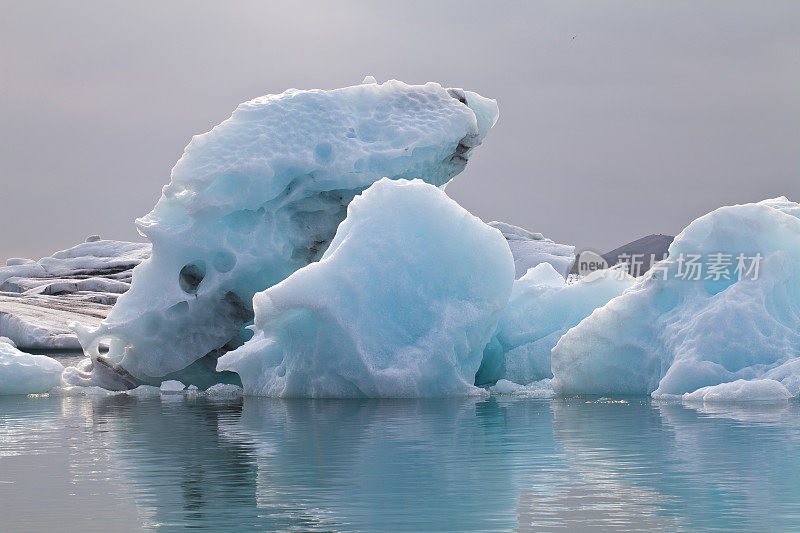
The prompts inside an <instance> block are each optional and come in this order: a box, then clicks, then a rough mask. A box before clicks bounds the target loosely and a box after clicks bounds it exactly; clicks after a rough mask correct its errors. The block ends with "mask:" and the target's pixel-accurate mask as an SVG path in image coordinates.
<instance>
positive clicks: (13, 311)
mask: <svg viewBox="0 0 800 533" xmlns="http://www.w3.org/2000/svg"><path fill="white" fill-rule="evenodd" d="M96 237H97V236H92V237H90V239H91V240H88V239H87V242H85V243H82V244H79V245H77V246H73V247H72V248H68V249H66V250H62V251H60V252H56V253H54V254H53V255H52V256H50V257H45V258H42V259H40V260H39V261H33V260H30V259H22V258H12V259H9V260H7V261H6V266H5V267H0V335H2V336H5V337H8V338H10V339H12V340H13V341H14V342H15V343H16V345H17V346H18V347H20V348H22V349H80V347H81V345H80V343H79V342H78V337H77V336H76V335H75V332H74V331H73V330H72V329H70V326H69V325H70V324H71V323H78V324H81V325H83V326H85V327H98V326H99V325H100V322H101V321H102V320H103V319H104V318H105V317H106V316H107V315H108V313H109V312H110V310H111V306H112V305H113V304H114V302H116V300H117V297H118V296H119V295H120V294H122V293H124V292H125V291H127V290H128V288H129V287H130V280H131V271H132V270H133V268H134V267H135V266H136V265H138V264H139V263H141V262H142V261H143V260H144V259H146V258H147V257H148V256H149V255H150V244H149V243H137V242H125V241H113V240H101V239H100V238H99V237H97V238H96Z"/></svg>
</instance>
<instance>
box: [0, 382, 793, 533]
mask: <svg viewBox="0 0 800 533" xmlns="http://www.w3.org/2000/svg"><path fill="white" fill-rule="evenodd" d="M0 517H2V518H1V519H0V520H1V523H0V530H2V531H19V530H27V531H56V530H57V531H137V530H161V531H175V530H183V529H186V528H192V529H206V530H211V531H273V530H278V531H287V530H299V531H512V530H515V531H549V530H568V531H575V530H642V531H645V530H646V531H652V530H669V531H697V530H709V529H719V530H728V531H729V530H745V529H749V530H787V531H791V530H797V529H798V528H800V405H798V404H797V403H788V404H783V405H760V406H759V405H750V406H743V405H727V406H723V405H718V406H710V405H705V406H702V405H701V406H695V407H689V406H684V405H680V404H675V403H658V402H655V401H652V400H649V399H646V398H627V399H626V403H611V402H608V401H606V400H601V399H596V398H570V399H512V398H502V397H498V398H490V399H448V400H391V401H389V400H386V401H376V400H364V401H360V400H350V401H331V400H274V399H259V398H244V399H242V398H238V399H210V398H205V397H186V396H183V395H172V396H162V397H155V398H150V399H136V398H133V397H129V396H110V397H86V396H72V397H58V396H52V395H51V396H49V397H25V396H16V397H0Z"/></svg>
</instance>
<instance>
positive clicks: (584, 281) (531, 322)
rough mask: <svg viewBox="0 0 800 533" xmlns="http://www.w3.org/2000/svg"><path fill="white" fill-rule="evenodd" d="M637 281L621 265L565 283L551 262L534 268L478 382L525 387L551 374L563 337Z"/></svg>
mask: <svg viewBox="0 0 800 533" xmlns="http://www.w3.org/2000/svg"><path fill="white" fill-rule="evenodd" d="M633 283H634V278H633V277H632V276H630V275H629V274H627V273H626V272H625V271H623V270H620V269H607V270H599V271H596V272H593V273H591V274H589V275H588V276H585V277H583V278H581V279H580V280H578V281H576V282H574V283H567V282H566V281H565V279H564V277H563V275H562V273H561V272H557V271H556V269H554V268H553V266H552V265H551V264H550V263H542V264H540V265H538V266H536V267H534V268H531V269H530V270H528V272H527V274H525V275H524V276H522V277H521V278H520V279H518V280H516V281H515V282H514V287H513V289H512V291H511V297H510V299H509V301H508V305H507V306H506V309H505V310H504V311H503V315H502V316H501V318H500V323H499V324H498V326H497V331H495V335H494V337H493V338H492V341H491V342H490V343H489V345H488V346H487V347H486V350H485V351H484V357H483V362H482V364H481V368H480V370H479V371H478V374H477V375H476V376H475V383H477V384H478V385H485V384H492V383H495V382H498V380H508V381H510V382H513V383H517V384H521V385H526V384H528V383H531V382H534V381H540V380H543V379H546V378H552V377H553V373H552V372H551V369H550V351H551V350H552V349H553V347H554V346H555V345H556V343H558V340H559V339H560V338H561V337H562V335H564V334H565V333H566V332H567V330H569V329H570V328H572V327H573V326H576V325H577V324H578V323H579V322H580V321H581V320H583V319H584V318H585V317H587V316H589V315H590V314H591V313H592V312H593V311H594V310H595V309H597V308H599V307H602V306H603V305H605V304H606V303H607V302H608V301H609V300H611V299H612V298H615V297H617V296H619V295H620V294H622V293H623V291H624V290H625V289H627V288H628V287H630V286H631V285H633Z"/></svg>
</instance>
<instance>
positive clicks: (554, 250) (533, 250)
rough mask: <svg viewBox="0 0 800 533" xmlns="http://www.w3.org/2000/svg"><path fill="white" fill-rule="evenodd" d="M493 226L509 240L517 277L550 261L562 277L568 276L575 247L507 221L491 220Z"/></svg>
mask: <svg viewBox="0 0 800 533" xmlns="http://www.w3.org/2000/svg"><path fill="white" fill-rule="evenodd" d="M489 225H490V226H492V227H493V228H497V229H499V230H500V231H501V232H502V233H503V237H505V238H506V240H507V241H508V246H509V248H511V255H513V256H514V268H515V270H516V276H515V277H516V278H521V277H522V276H524V275H525V273H526V272H527V271H528V270H529V269H531V268H533V267H535V266H537V265H540V264H542V263H549V264H550V265H551V266H552V267H553V268H554V269H555V270H556V272H558V273H559V274H561V276H562V277H564V278H566V277H567V274H569V271H570V269H571V268H572V264H573V263H574V262H575V247H574V246H570V245H568V244H559V243H557V242H554V241H552V240H550V239H548V238H546V237H545V236H544V235H542V234H541V233H533V232H531V231H528V230H526V229H523V228H520V227H519V226H512V225H511V224H506V223H505V222H497V221H494V222H489Z"/></svg>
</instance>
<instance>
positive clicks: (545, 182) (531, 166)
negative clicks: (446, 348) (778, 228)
mask: <svg viewBox="0 0 800 533" xmlns="http://www.w3.org/2000/svg"><path fill="white" fill-rule="evenodd" d="M0 9H1V11H0V184H1V187H0V259H5V258H7V257H12V256H23V257H34V258H39V257H41V256H44V255H49V254H50V253H52V252H53V251H55V250H57V249H62V248H66V247H69V246H71V245H73V244H75V243H78V242H80V241H82V240H83V239H84V237H86V236H87V235H89V234H92V233H99V234H101V235H102V236H103V237H107V238H117V239H127V240H138V239H139V237H138V235H137V234H136V231H135V228H134V225H133V219H134V218H135V217H137V216H141V215H144V214H145V213H147V212H148V211H149V210H150V209H151V208H152V206H153V205H154V204H155V202H156V200H157V199H158V197H159V195H160V192H161V187H162V186H163V185H164V184H166V183H167V182H168V181H169V171H170V169H171V168H172V166H173V165H174V163H175V161H176V160H177V159H178V158H179V157H180V155H181V153H182V151H183V147H184V146H185V145H186V143H187V142H188V141H189V139H190V138H191V136H192V135H193V134H197V133H202V132H205V131H207V130H209V129H210V128H211V127H212V126H213V125H214V124H217V123H218V122H220V121H222V120H224V119H225V118H227V117H228V116H229V115H230V113H231V111H232V110H233V109H234V108H235V107H236V105H237V104H238V103H239V102H241V101H244V100H248V99H250V98H253V97H256V96H259V95H262V94H267V93H277V92H281V91H283V90H284V89H286V88H289V87H297V88H335V87H340V86H346V85H353V84H356V83H359V82H360V81H361V80H362V79H363V77H364V76H365V75H366V74H371V75H374V76H375V77H376V78H377V79H378V80H379V81H384V80H386V79H388V78H397V79H401V80H404V81H406V82H409V83H420V82H425V81H429V80H432V81H438V82H441V83H442V84H443V85H446V86H456V87H464V88H467V89H471V90H475V91H477V92H479V93H481V94H483V95H484V96H488V97H492V98H496V99H497V100H498V102H499V105H500V121H499V122H498V124H497V125H496V126H495V128H494V130H493V131H492V132H491V133H490V134H489V136H488V138H487V139H486V141H485V142H484V144H483V146H481V147H479V148H478V149H476V151H475V152H474V154H473V157H472V159H471V160H470V163H469V165H468V166H467V169H466V171H465V172H464V173H462V174H461V175H460V176H458V177H457V178H456V179H455V180H454V182H453V183H452V184H451V185H450V186H449V187H448V193H449V194H450V195H451V196H452V197H453V198H455V199H456V200H457V201H459V202H460V203H461V204H462V205H463V206H464V207H466V208H467V209H469V210H470V211H472V212H473V213H475V214H476V215H478V216H480V217H482V218H483V219H485V220H487V221H489V220H492V219H499V220H505V221H507V222H510V223H513V224H517V225H521V226H524V227H526V228H528V229H530V230H534V231H540V232H542V233H544V234H545V235H547V236H549V237H551V238H553V239H555V240H557V241H560V242H565V243H571V244H576V245H578V246H579V247H591V248H594V249H599V250H608V249H611V248H614V247H616V246H617V245H619V244H622V243H625V242H627V241H630V240H632V239H634V238H637V237H640V236H643V235H645V234H649V233H671V234H674V233H676V232H678V231H680V230H681V229H682V228H683V227H684V226H685V225H686V224H687V223H688V222H690V221H691V220H692V219H693V218H695V217H697V216H699V215H702V214H704V213H706V212H708V211H710V210H711V209H714V208H716V207H718V206H721V205H726V204H731V203H742V202H749V201H756V200H760V199H763V198H766V197H773V196H778V195H787V196H789V197H790V198H792V199H794V200H799V199H800V179H799V178H800V2H755V1H753V2H731V1H721V2H695V1H690V2H689V1H687V2H674V1H670V2H648V1H636V2H633V1H631V2H595V1H592V2H564V1H557V2H556V1H553V2H470V1H464V0H459V1H452V2H430V1H419V2H413V1H403V2H393V3H378V2H366V1H365V2H319V3H316V2H314V3H309V2H295V3H290V2H280V3H278V2H274V3H273V2H236V1H225V2H218V3H210V2H197V1H193V2H162V1H157V2H142V1H137V2H113V1H103V2H40V1H37V2H22V1H18V2H9V1H5V0H2V1H0ZM573 36H575V38H574V39H573Z"/></svg>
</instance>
